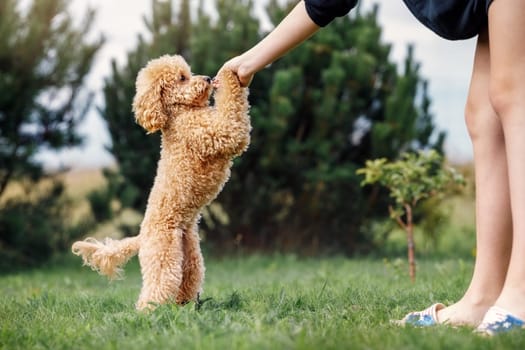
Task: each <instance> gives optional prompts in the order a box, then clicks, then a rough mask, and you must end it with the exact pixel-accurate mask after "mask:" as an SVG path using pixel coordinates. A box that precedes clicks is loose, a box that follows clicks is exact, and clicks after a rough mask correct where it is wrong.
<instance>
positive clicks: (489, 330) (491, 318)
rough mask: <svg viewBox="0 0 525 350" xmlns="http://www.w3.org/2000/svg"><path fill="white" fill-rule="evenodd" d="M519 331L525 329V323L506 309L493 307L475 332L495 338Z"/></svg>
mask: <svg viewBox="0 0 525 350" xmlns="http://www.w3.org/2000/svg"><path fill="white" fill-rule="evenodd" d="M517 329H525V321H523V320H521V319H519V318H518V317H516V316H514V315H512V314H511V313H510V312H508V311H507V310H505V309H502V308H500V307H497V306H492V307H491V308H490V309H488V311H487V313H486V314H485V317H483V321H482V322H481V324H480V325H479V326H478V328H476V331H475V332H476V333H478V334H480V335H487V336H494V335H497V334H501V333H506V332H510V331H512V330H517Z"/></svg>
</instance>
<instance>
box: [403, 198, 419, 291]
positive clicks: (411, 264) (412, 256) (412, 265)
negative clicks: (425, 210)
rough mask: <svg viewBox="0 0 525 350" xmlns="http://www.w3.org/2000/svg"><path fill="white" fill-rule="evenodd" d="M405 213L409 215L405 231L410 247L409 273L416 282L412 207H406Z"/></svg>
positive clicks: (411, 279)
mask: <svg viewBox="0 0 525 350" xmlns="http://www.w3.org/2000/svg"><path fill="white" fill-rule="evenodd" d="M405 211H406V215H407V221H406V226H405V231H406V233H407V245H408V272H409V274H410V281H412V283H413V282H415V281H416V259H415V249H416V246H415V243H414V223H413V222H412V220H413V218H412V207H411V206H410V205H408V204H406V205H405Z"/></svg>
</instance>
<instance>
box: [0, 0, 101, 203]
mask: <svg viewBox="0 0 525 350" xmlns="http://www.w3.org/2000/svg"><path fill="white" fill-rule="evenodd" d="M66 6H67V1H65V0H39V1H36V0H35V1H31V2H30V3H29V4H28V8H27V9H25V10H24V11H22V10H21V8H20V6H19V5H18V4H17V1H15V0H4V1H2V2H1V3H0V146H1V147H0V197H1V196H2V194H3V193H4V190H5V188H6V187H7V185H8V183H9V182H10V181H11V180H13V179H16V178H17V177H20V176H28V177H31V178H33V179H38V178H39V177H40V176H41V173H42V170H41V166H40V164H38V163H37V162H36V161H35V160H34V156H35V154H36V153H37V152H38V151H39V150H42V149H44V148H47V149H60V148H62V147H66V146H72V145H77V144H79V143H80V141H81V140H80V137H79V136H78V134H77V132H76V130H75V126H76V125H77V124H78V122H79V121H80V120H81V119H82V117H83V116H84V114H85V112H86V111H87V109H88V107H89V104H90V100H91V96H90V95H89V94H87V93H86V91H84V90H83V83H84V79H85V77H86V75H87V73H88V72H89V70H90V68H91V64H92V62H93V58H94V56H95V54H96V52H97V51H98V49H99V48H100V47H101V45H102V42H103V40H102V39H98V40H95V41H93V42H88V41H87V40H86V39H85V37H86V35H87V34H88V33H89V31H90V29H91V25H92V23H93V19H94V12H93V11H89V12H88V13H86V15H85V17H84V20H83V22H82V23H80V24H78V25H75V24H73V20H72V18H71V16H70V15H69V14H68V13H67V11H66Z"/></svg>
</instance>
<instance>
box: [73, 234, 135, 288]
mask: <svg viewBox="0 0 525 350" xmlns="http://www.w3.org/2000/svg"><path fill="white" fill-rule="evenodd" d="M139 242H140V241H139V236H135V237H127V238H124V239H121V240H115V239H111V238H106V239H105V240H104V242H100V241H97V240H96V239H94V238H87V239H85V240H84V241H78V242H75V243H73V246H72V247H71V250H72V251H73V254H76V255H78V256H81V257H82V260H84V265H87V266H89V267H91V268H92V269H93V270H95V271H97V272H98V273H100V274H101V275H105V276H107V277H108V278H109V279H119V278H121V277H122V272H123V269H122V267H123V266H124V265H126V263H127V262H128V260H129V259H131V258H132V257H133V256H135V255H136V254H137V253H138V251H139V247H140V243H139Z"/></svg>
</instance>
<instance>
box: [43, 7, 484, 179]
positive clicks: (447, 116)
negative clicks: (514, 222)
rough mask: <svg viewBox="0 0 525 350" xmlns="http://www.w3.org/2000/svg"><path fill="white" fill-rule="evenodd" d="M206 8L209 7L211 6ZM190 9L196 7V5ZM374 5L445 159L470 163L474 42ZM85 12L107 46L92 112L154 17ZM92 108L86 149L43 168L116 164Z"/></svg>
mask: <svg viewBox="0 0 525 350" xmlns="http://www.w3.org/2000/svg"><path fill="white" fill-rule="evenodd" d="M204 2H205V3H207V2H208V3H210V0H204ZM192 3H194V4H196V3H197V1H196V0H195V1H192ZM265 3H266V0H254V13H256V14H260V16H261V25H262V26H263V28H265V29H270V28H271V26H270V24H269V23H268V21H267V19H266V18H265V17H264V15H263V14H264V10H263V8H264V4H265ZM373 4H378V5H379V22H380V24H381V25H382V27H383V39H382V40H383V41H384V42H387V43H391V44H392V52H391V59H392V60H393V61H395V62H398V63H402V62H403V59H404V57H405V54H406V50H407V45H408V44H414V46H415V52H414V54H415V58H416V60H417V61H418V62H420V64H421V68H420V72H421V76H422V77H423V78H425V79H427V80H428V81H429V94H430V97H431V99H432V105H431V112H432V113H433V115H434V121H435V123H436V125H437V127H438V128H439V129H441V130H444V131H446V132H447V140H446V144H445V152H446V155H447V157H448V158H449V159H450V160H451V161H453V162H468V161H470V160H471V158H472V150H471V144H470V140H469V138H468V134H467V131H466V127H465V123H464V117H463V110H464V104H465V99H466V95H467V90H468V86H469V79H470V73H471V69H472V61H473V57H474V48H475V39H470V40H465V41H448V40H444V39H441V38H440V37H438V36H437V35H435V34H434V33H432V32H431V31H430V30H429V29H427V28H425V27H424V26H423V25H421V24H420V23H419V22H418V21H417V20H416V19H415V18H414V17H413V16H412V15H411V14H410V12H409V11H408V9H407V8H406V7H405V5H404V3H403V2H402V1H401V0H397V1H396V0H361V6H362V10H363V11H366V10H367V9H370V8H371V7H372V5H373ZM87 6H90V7H92V8H95V9H97V18H96V22H95V25H94V28H93V31H92V33H91V34H92V35H99V34H100V33H102V34H103V35H104V36H105V37H106V44H105V45H104V47H103V48H102V49H101V51H100V52H99V54H98V56H97V58H96V61H95V64H94V66H93V69H92V71H91V72H90V75H89V77H88V80H87V85H88V88H89V89H90V90H92V91H93V92H95V93H96V98H95V101H94V106H97V105H98V106H101V105H103V98H102V93H101V91H102V87H103V84H104V77H106V76H108V74H109V72H110V62H111V60H112V59H116V60H117V62H118V63H120V64H124V63H125V56H126V52H127V51H129V50H131V49H133V48H134V47H135V45H136V39H137V35H138V34H139V33H145V32H146V29H145V27H144V24H143V16H144V15H148V14H149V13H150V6H151V4H150V0H111V1H108V0H72V3H71V8H70V10H71V13H72V14H73V16H74V17H76V18H78V19H79V20H81V18H82V15H83V14H84V13H85V10H86V8H87ZM261 14H262V15H261ZM254 44H255V43H254ZM172 54H173V53H172ZM190 64H191V62H190ZM217 68H219V67H217ZM208 74H209V73H208ZM94 106H93V108H92V109H91V111H90V112H89V113H88V114H87V116H86V118H85V120H84V121H83V122H82V123H81V125H79V128H78V130H79V133H80V134H81V135H83V136H84V138H85V142H84V145H83V146H81V147H77V148H70V149H65V150H62V151H60V152H58V153H57V152H42V153H41V154H40V155H39V156H38V158H39V159H40V160H41V161H43V162H44V164H45V166H46V168H48V169H56V168H61V167H67V168H72V169H83V168H97V167H103V166H108V165H111V164H112V163H113V159H112V157H111V155H110V154H109V153H108V152H107V151H106V150H105V145H108V144H110V142H111V140H110V137H109V133H108V132H107V130H106V126H105V123H104V121H103V120H102V118H101V117H100V116H99V114H98V112H97V111H96V109H95V108H94ZM130 122H132V121H130Z"/></svg>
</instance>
